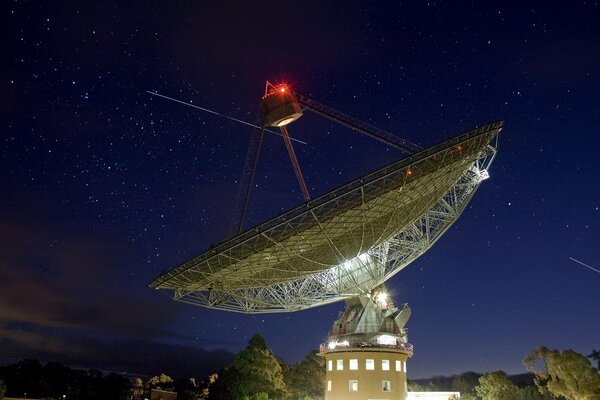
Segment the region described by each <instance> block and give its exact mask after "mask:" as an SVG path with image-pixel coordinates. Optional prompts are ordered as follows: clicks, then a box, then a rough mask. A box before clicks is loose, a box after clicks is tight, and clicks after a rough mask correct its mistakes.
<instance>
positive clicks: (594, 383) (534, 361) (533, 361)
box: [523, 347, 600, 400]
mask: <svg viewBox="0 0 600 400" xmlns="http://www.w3.org/2000/svg"><path fill="white" fill-rule="evenodd" d="M523 363H524V364H525V366H526V367H527V368H528V369H529V370H530V371H532V372H534V373H535V376H536V377H535V384H536V386H537V387H538V389H539V391H540V392H541V393H542V394H550V395H553V396H556V397H559V396H562V397H564V398H565V399H567V400H600V374H599V373H598V371H596V370H595V369H594V368H592V365H591V363H590V361H589V360H588V359H587V358H586V357H585V356H583V355H582V354H579V353H577V352H575V351H573V350H564V351H559V350H550V349H548V348H547V347H538V348H536V349H535V350H533V351H532V352H531V353H530V354H529V355H527V356H526V357H525V359H523Z"/></svg>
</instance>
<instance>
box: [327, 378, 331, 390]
mask: <svg viewBox="0 0 600 400" xmlns="http://www.w3.org/2000/svg"><path fill="white" fill-rule="evenodd" d="M327 391H328V392H331V381H327Z"/></svg>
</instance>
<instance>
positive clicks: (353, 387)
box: [348, 379, 358, 392]
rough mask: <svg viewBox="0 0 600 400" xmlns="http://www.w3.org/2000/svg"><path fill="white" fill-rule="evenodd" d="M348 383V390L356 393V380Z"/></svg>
mask: <svg viewBox="0 0 600 400" xmlns="http://www.w3.org/2000/svg"><path fill="white" fill-rule="evenodd" d="M348 383H349V385H348V390H350V391H351V392H358V381H357V380H356V379H350V380H349V381H348Z"/></svg>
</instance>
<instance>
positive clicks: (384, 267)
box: [150, 82, 503, 313]
mask: <svg viewBox="0 0 600 400" xmlns="http://www.w3.org/2000/svg"><path fill="white" fill-rule="evenodd" d="M307 110H308V111H312V112H315V113H317V114H319V115H321V116H324V117H326V118H329V119H330V120H332V121H335V122H337V123H340V124H342V125H344V126H346V127H349V128H351V129H353V130H355V131H358V132H360V133H363V134H367V135H369V136H371V137H373V138H376V139H378V140H380V141H383V142H384V143H386V144H388V145H391V146H394V147H396V148H398V149H400V150H402V151H404V152H405V153H408V154H409V156H408V157H406V158H404V159H401V160H400V161H397V162H394V163H392V164H390V165H387V166H385V167H383V168H381V169H379V170H377V171H374V172H371V173H369V174H367V175H365V176H363V177H361V178H359V179H356V180H354V181H352V182H350V183H348V184H346V185H344V186H342V187H339V188H337V189H334V190H332V191H330V192H328V193H326V194H324V195H322V196H319V197H317V198H315V199H312V200H311V199H310V196H309V194H308V190H307V189H306V184H305V183H304V178H303V177H302V173H301V170H300V166H299V164H298V160H297V159H296V156H295V153H294V151H293V147H292V144H291V141H290V137H289V135H288V133H287V125H288V124H290V123H291V122H294V121H296V120H297V119H298V118H300V117H301V116H302V114H303V112H304V111H307ZM502 125H503V123H502V121H498V122H494V123H491V124H489V125H485V126H482V127H480V128H477V129H474V130H471V131H468V132H466V133H463V134H461V135H458V136H456V137H453V138H451V139H449V140H446V141H445V142H443V143H440V144H437V145H435V146H433V147H430V148H427V149H424V150H420V148H419V147H418V146H416V145H413V144H411V143H410V142H407V141H406V140H403V139H400V138H397V137H396V136H394V135H392V134H390V133H387V132H384V131H382V130H380V129H377V128H375V127H373V126H370V125H368V124H365V123H363V122H360V121H357V120H355V119H354V118H351V117H349V116H347V115H345V114H342V113H340V112H338V111H336V110H333V109H331V108H329V107H327V106H324V105H321V104H319V103H317V102H315V101H314V100H312V99H309V98H307V97H305V96H302V95H300V94H298V93H295V92H293V91H292V90H291V89H290V88H289V87H288V86H287V85H285V84H281V85H272V84H270V83H269V82H267V87H266V90H265V96H264V97H263V100H262V103H261V113H260V125H259V126H260V127H261V129H257V130H256V131H255V134H254V135H253V138H252V140H251V143H254V147H253V146H252V145H251V150H250V151H249V153H248V155H247V158H246V164H247V165H246V167H245V173H244V176H245V177H246V178H247V179H246V187H247V188H244V185H242V186H241V187H242V190H241V193H242V195H241V197H242V203H243V205H242V210H241V215H242V217H241V220H243V215H244V213H245V207H246V205H247V197H248V195H249V187H251V186H252V185H251V182H252V179H253V176H254V170H255V165H256V159H257V158H258V152H259V151H260V143H262V135H263V132H264V130H265V127H277V128H280V130H281V133H282V136H283V138H284V140H285V143H286V147H287V149H288V152H289V153H290V158H291V160H292V163H293V165H294V171H295V172H296V176H297V178H298V181H299V183H300V186H301V189H302V192H303V194H304V197H305V200H306V201H305V203H303V204H302V205H300V206H298V207H296V208H294V209H292V210H290V211H287V212H285V213H283V214H281V215H278V216H277V217H275V218H273V219H271V220H269V221H266V222H264V223H262V224H260V225H257V226H255V227H253V228H251V229H247V230H245V231H241V232H240V233H238V234H237V235H235V236H234V237H232V238H230V239H228V240H226V241H224V242H222V243H220V244H218V245H216V246H213V247H211V248H210V249H209V250H207V251H206V252H204V253H202V254H200V255H198V256H197V257H194V258H192V259H191V260H189V261H186V262H184V263H182V264H181V265H179V266H177V267H175V268H173V269H171V270H169V271H167V272H165V273H163V274H162V275H161V276H159V277H158V278H156V279H155V280H154V281H153V282H151V284H150V286H151V287H153V288H156V289H161V290H168V291H172V292H173V299H174V300H177V301H181V302H184V303H190V304H194V305H198V306H202V307H208V308H214V309H220V310H226V311H235V312H242V313H273V312H290V311H298V310H303V309H307V308H311V307H316V306H320V305H323V304H328V303H333V302H336V301H340V300H345V299H349V298H352V297H356V296H360V295H366V294H369V293H372V292H373V291H374V290H376V288H378V287H380V286H381V285H382V284H383V283H384V282H385V281H387V280H388V279H390V278H391V277H392V276H394V275H395V274H397V273H398V272H400V271H401V270H402V269H404V268H405V267H406V266H407V265H409V264H410V263H411V262H412V261H414V260H415V259H416V258H418V257H419V256H420V255H422V254H423V253H425V252H426V251H427V250H428V249H429V248H430V247H431V246H432V245H433V244H434V243H435V242H436V241H437V240H438V239H439V238H440V237H441V235H442V234H443V233H444V232H446V230H447V229H448V228H449V227H450V226H451V225H452V224H453V223H454V222H455V221H456V220H457V218H458V217H459V216H460V215H461V213H462V211H463V210H464V209H465V207H466V205H467V204H468V203H469V200H470V199H471V197H472V196H473V194H474V193H475V191H476V190H477V188H478V187H479V185H480V183H481V182H482V181H483V180H485V179H487V178H488V176H489V175H488V168H489V166H490V164H491V162H492V161H493V159H494V156H495V154H496V147H497V146H496V145H497V136H498V133H499V132H500V130H501V129H502ZM248 182H250V184H248ZM239 225H240V226H241V222H240V224H239Z"/></svg>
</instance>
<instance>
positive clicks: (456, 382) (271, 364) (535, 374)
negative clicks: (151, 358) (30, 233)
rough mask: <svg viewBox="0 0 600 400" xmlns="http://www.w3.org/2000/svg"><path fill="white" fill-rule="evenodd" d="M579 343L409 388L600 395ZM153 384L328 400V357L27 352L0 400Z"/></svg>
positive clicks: (556, 397)
mask: <svg viewBox="0 0 600 400" xmlns="http://www.w3.org/2000/svg"><path fill="white" fill-rule="evenodd" d="M588 357H589V358H591V359H592V360H595V362H596V363H597V365H596V367H594V366H593V365H592V363H591V362H590V360H589V359H588V358H586V357H585V356H583V355H582V354H579V353H576V352H574V351H572V350H564V351H559V350H551V349H548V348H546V347H539V348H537V349H535V350H534V351H532V352H531V353H530V354H528V355H527V356H526V357H525V358H524V360H523V363H524V365H525V367H526V368H527V370H528V371H530V373H529V374H521V375H513V376H510V377H509V376H508V375H507V374H506V373H504V372H502V371H493V372H488V373H486V374H478V373H475V372H467V373H464V374H462V375H458V376H453V377H450V378H447V377H435V378H431V379H427V380H414V381H409V383H408V384H409V386H408V389H409V391H457V392H460V393H461V399H462V400H600V371H599V369H600V352H599V351H597V350H594V351H593V352H592V354H590V355H589V356H588ZM152 389H161V390H167V391H173V392H176V393H177V399H178V400H268V399H277V400H322V399H323V398H324V393H325V365H324V359H323V358H322V357H320V356H318V354H317V351H316V350H315V351H313V352H311V353H309V354H308V356H307V357H306V358H305V359H304V360H303V361H301V362H299V363H296V364H293V365H287V364H286V363H285V362H283V361H282V360H281V359H279V358H277V357H276V356H275V355H274V354H273V352H272V351H271V350H270V349H269V348H268V347H267V344H266V342H265V340H264V339H263V338H262V337H261V336H259V335H255V336H253V337H252V338H251V339H250V341H249V342H248V346H247V347H246V348H245V349H243V350H242V351H240V352H239V353H238V354H237V355H236V356H235V358H234V361H233V363H231V364H230V365H227V366H224V367H223V368H221V369H220V370H219V371H216V372H215V373H213V374H211V375H210V376H208V377H207V378H206V379H204V380H203V381H200V382H197V381H196V380H195V379H193V378H187V379H177V380H173V379H172V378H171V377H169V376H167V375H165V374H161V375H158V376H152V377H133V378H132V377H125V376H123V375H118V374H114V373H109V374H104V373H102V372H100V371H98V370H78V369H71V368H69V367H65V366H63V365H60V364H57V363H47V364H45V365H42V364H41V363H40V362H39V361H32V360H25V361H22V362H20V363H17V364H14V365H10V366H6V367H0V400H1V399H2V398H3V397H4V395H5V394H6V395H7V396H9V397H29V398H42V399H57V400H58V399H80V400H101V399H102V400H106V399H111V400H143V399H146V398H150V392H151V390H152Z"/></svg>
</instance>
